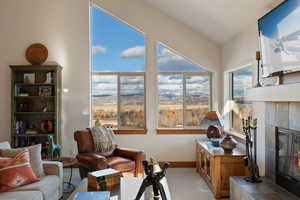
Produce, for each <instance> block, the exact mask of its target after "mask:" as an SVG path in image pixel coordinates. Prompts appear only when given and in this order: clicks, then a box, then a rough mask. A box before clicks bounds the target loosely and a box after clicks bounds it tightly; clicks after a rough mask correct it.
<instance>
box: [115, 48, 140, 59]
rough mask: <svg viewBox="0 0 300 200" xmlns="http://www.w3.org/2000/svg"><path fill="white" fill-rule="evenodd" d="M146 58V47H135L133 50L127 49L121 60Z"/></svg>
mask: <svg viewBox="0 0 300 200" xmlns="http://www.w3.org/2000/svg"><path fill="white" fill-rule="evenodd" d="M144 56H145V47H144V46H135V47H132V48H128V49H125V50H124V51H123V52H122V53H121V55H120V57H121V58H142V57H144Z"/></svg>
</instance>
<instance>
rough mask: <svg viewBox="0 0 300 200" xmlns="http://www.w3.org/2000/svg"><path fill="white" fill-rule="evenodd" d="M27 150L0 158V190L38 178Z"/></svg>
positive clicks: (3, 190) (31, 181)
mask: <svg viewBox="0 0 300 200" xmlns="http://www.w3.org/2000/svg"><path fill="white" fill-rule="evenodd" d="M29 159H30V158H29V152H28V150H27V149H24V150H23V151H21V152H20V153H18V154H17V155H16V156H15V157H14V158H5V157H2V158H0V192H5V191H8V190H11V189H14V188H17V187H19V186H22V185H26V184H29V183H33V182H36V181H38V180H39V179H38V178H37V177H36V175H35V174H34V173H33V171H32V168H31V166H30V163H29Z"/></svg>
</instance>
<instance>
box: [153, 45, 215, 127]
mask: <svg viewBox="0 0 300 200" xmlns="http://www.w3.org/2000/svg"><path fill="white" fill-rule="evenodd" d="M157 67H158V95H159V108H158V109H159V123H158V126H159V128H199V127H200V122H201V121H202V119H203V118H204V116H205V114H206V113H207V112H208V111H209V110H210V79H211V78H210V73H209V72H207V71H204V70H203V69H202V68H201V67H199V66H197V65H195V64H193V63H191V62H190V61H188V60H187V59H186V58H184V57H182V56H180V55H178V54H176V53H174V52H173V51H171V50H170V49H168V48H166V47H164V46H163V45H161V44H158V45H157Z"/></svg>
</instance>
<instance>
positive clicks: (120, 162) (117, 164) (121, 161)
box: [107, 156, 135, 172]
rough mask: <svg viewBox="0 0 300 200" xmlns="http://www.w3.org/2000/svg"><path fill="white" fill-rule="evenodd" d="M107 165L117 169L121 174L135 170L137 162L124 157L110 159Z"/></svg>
mask: <svg viewBox="0 0 300 200" xmlns="http://www.w3.org/2000/svg"><path fill="white" fill-rule="evenodd" d="M107 163H108V166H109V167H110V168H113V169H116V170H118V171H120V172H128V171H134V170H135V162H134V161H133V160H130V159H127V158H124V157H118V156H113V157H108V158H107Z"/></svg>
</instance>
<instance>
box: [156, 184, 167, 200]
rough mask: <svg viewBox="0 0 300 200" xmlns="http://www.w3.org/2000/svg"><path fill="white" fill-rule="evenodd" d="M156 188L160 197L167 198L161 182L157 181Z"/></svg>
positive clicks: (165, 199)
mask: <svg viewBox="0 0 300 200" xmlns="http://www.w3.org/2000/svg"><path fill="white" fill-rule="evenodd" d="M158 188H159V193H160V196H161V199H162V200H167V196H166V193H165V189H164V186H163V185H162V184H161V183H158Z"/></svg>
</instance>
